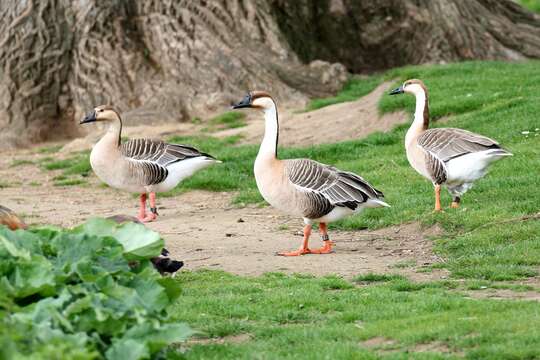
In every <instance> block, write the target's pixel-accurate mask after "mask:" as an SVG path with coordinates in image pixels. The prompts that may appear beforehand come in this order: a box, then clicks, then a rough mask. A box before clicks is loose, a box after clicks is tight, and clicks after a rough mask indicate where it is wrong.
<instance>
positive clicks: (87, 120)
mask: <svg viewBox="0 0 540 360" xmlns="http://www.w3.org/2000/svg"><path fill="white" fill-rule="evenodd" d="M94 121H96V111H95V110H94V111H92V112H91V113H88V114H86V116H85V117H84V119H82V120H81V122H80V123H79V124H87V123H90V122H94Z"/></svg>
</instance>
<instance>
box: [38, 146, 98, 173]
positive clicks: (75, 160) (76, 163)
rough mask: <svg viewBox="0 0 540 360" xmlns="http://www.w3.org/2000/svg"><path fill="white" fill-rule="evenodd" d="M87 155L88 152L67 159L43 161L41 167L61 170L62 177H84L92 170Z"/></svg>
mask: <svg viewBox="0 0 540 360" xmlns="http://www.w3.org/2000/svg"><path fill="white" fill-rule="evenodd" d="M89 154H90V152H89V151H81V152H78V153H75V154H72V156H71V157H69V158H67V159H62V160H49V159H43V160H42V166H43V168H45V169H47V170H62V174H63V175H81V176H84V177H86V176H88V175H89V173H90V171H91V170H92V167H91V166H90V160H89Z"/></svg>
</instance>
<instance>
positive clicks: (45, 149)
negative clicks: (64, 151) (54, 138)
mask: <svg viewBox="0 0 540 360" xmlns="http://www.w3.org/2000/svg"><path fill="white" fill-rule="evenodd" d="M61 148H62V145H52V146H45V147H42V148H39V149H38V151H37V152H38V153H40V154H54V153H57V152H58V151H59V150H60V149H61Z"/></svg>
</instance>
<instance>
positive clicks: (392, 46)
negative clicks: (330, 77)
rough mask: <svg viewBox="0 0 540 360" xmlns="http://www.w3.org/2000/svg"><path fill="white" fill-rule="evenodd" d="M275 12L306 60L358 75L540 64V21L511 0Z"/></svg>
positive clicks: (293, 7) (304, 5)
mask: <svg viewBox="0 0 540 360" xmlns="http://www.w3.org/2000/svg"><path fill="white" fill-rule="evenodd" d="M272 11H273V13H274V16H275V18H276V20H277V23H278V26H279V28H280V30H281V32H282V33H283V34H284V35H285V37H286V38H287V40H288V43H289V44H290V46H291V48H292V49H293V50H294V51H295V52H296V53H297V54H298V56H299V57H300V58H301V60H302V61H304V62H309V61H312V60H315V59H323V60H327V61H339V62H341V63H343V64H344V65H345V66H347V68H348V69H349V70H350V71H352V72H356V73H366V72H373V71H380V70H385V69H388V68H391V67H396V66H403V65H407V64H425V63H444V62H451V61H459V60H472V59H482V60H520V59H525V58H539V57H540V16H539V15H537V14H534V13H531V12H529V11H527V10H525V9H524V8H522V7H521V6H519V5H518V4H516V3H515V2H514V1H510V0H377V1H357V0H318V1H314V0H298V1H287V0H273V1H272ZM306 40H308V41H306Z"/></svg>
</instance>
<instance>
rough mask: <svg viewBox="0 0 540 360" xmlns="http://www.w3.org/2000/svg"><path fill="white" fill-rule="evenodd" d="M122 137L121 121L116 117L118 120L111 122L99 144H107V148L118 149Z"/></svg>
mask: <svg viewBox="0 0 540 360" xmlns="http://www.w3.org/2000/svg"><path fill="white" fill-rule="evenodd" d="M121 136H122V120H121V119H120V117H118V120H114V121H111V122H110V123H109V127H108V128H107V132H106V133H105V135H103V137H102V138H101V140H100V142H102V143H104V144H107V145H108V146H114V147H119V146H120V140H121Z"/></svg>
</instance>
